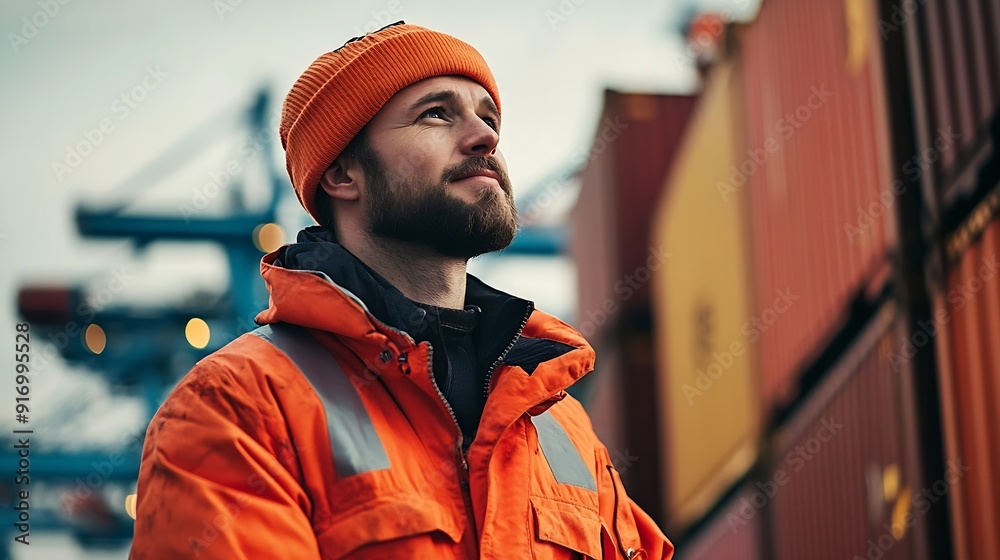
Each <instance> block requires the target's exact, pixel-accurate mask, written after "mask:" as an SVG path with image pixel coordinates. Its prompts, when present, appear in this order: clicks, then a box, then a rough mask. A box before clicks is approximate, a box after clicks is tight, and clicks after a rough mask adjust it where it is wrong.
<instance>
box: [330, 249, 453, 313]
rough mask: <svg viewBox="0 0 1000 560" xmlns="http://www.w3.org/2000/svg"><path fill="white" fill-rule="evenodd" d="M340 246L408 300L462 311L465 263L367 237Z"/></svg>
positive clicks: (428, 251)
mask: <svg viewBox="0 0 1000 560" xmlns="http://www.w3.org/2000/svg"><path fill="white" fill-rule="evenodd" d="M341 245H343V246H344V248H346V249H347V250H348V251H350V252H351V253H352V254H353V255H354V256H356V257H358V258H359V259H361V262H363V263H365V264H366V265H368V266H370V267H371V268H372V269H374V270H375V272H378V273H379V274H380V275H382V277H383V278H385V279H386V280H388V281H389V282H390V283H392V285H393V286H395V287H396V289H397V290H399V291H400V292H402V293H403V295H404V296H406V297H407V298H409V299H411V300H413V301H416V302H419V303H423V304H426V305H435V306H437V307H447V308H451V309H464V307H465V273H466V262H465V261H464V260H462V259H456V258H452V257H445V256H443V255H441V254H440V253H437V252H435V251H433V250H431V249H429V248H427V247H422V246H417V245H414V244H411V243H406V242H403V241H396V240H392V239H381V238H380V239H377V240H375V239H372V238H371V237H368V236H348V237H347V238H346V239H344V240H342V241H341Z"/></svg>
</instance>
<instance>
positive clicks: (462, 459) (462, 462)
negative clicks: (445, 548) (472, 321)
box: [331, 282, 530, 553]
mask: <svg viewBox="0 0 1000 560" xmlns="http://www.w3.org/2000/svg"><path fill="white" fill-rule="evenodd" d="M331 283H332V284H333V285H334V286H335V287H336V288H337V289H338V290H340V291H341V292H342V293H344V295H346V296H348V297H349V298H351V299H352V300H354V301H355V302H357V303H358V304H359V305H360V306H361V308H362V309H363V310H364V311H365V313H366V314H367V315H368V318H369V319H370V320H371V321H372V322H374V323H375V324H377V325H379V326H381V327H384V328H385V329H386V330H389V331H392V332H395V333H399V334H401V335H403V336H405V337H406V339H407V340H408V341H409V342H410V344H411V345H413V346H416V341H415V340H414V339H413V337H412V336H410V335H409V333H407V332H405V331H401V330H399V329H397V328H395V327H391V326H389V325H387V324H385V323H383V322H382V321H380V320H378V319H377V318H376V317H375V316H374V315H372V314H371V312H370V311H369V310H368V307H367V306H366V305H365V304H364V302H362V301H361V300H360V299H358V298H357V297H356V296H355V295H354V294H352V293H350V292H348V291H347V290H344V289H343V288H341V287H340V286H337V284H336V283H333V282H331ZM529 315H530V312H529ZM527 322H528V318H527V316H526V317H525V318H524V321H523V322H522V323H521V328H519V329H518V330H517V335H516V336H515V337H514V340H512V341H511V343H510V345H508V346H507V349H506V350H504V352H503V354H501V359H502V358H503V355H504V354H506V353H507V351H509V350H510V348H511V347H512V346H513V345H514V341H516V340H517V337H518V336H520V334H521V330H523V329H524V325H525V324H527ZM427 363H428V364H429V367H428V368H427V372H428V376H429V377H430V380H431V385H433V386H434V390H435V391H437V394H438V398H439V399H440V400H441V404H443V405H444V407H445V409H446V410H447V411H448V415H449V416H451V422H452V424H454V425H455V430H456V431H457V433H458V437H457V438H456V440H455V450H456V459H457V461H456V467H457V471H458V482H459V486H460V487H461V493H462V502H463V503H464V504H465V512H466V515H468V516H469V521H470V522H471V523H472V527H473V530H475V531H476V532H477V533H478V528H477V527H476V515H475V510H474V509H473V507H472V491H471V489H470V487H469V463H468V461H467V460H466V456H465V452H464V451H463V450H462V443H463V440H464V437H465V436H464V435H463V434H462V426H461V425H460V424H459V423H458V417H457V416H455V410H454V409H453V408H452V407H451V405H450V404H448V399H446V398H445V396H444V393H443V392H441V387H439V386H438V384H437V380H436V379H434V365H433V364H434V347H433V346H431V344H430V343H429V342H428V343H427ZM499 363H500V359H498V360H497V361H496V362H495V363H494V365H493V367H494V368H496V366H497V364H499ZM490 373H491V374H492V370H491V371H490ZM487 383H488V380H487ZM473 542H475V543H476V551H477V553H478V551H479V538H478V535H477V536H476V537H475V538H474V539H473Z"/></svg>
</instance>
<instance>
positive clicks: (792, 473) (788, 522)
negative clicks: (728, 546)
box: [750, 302, 941, 560]
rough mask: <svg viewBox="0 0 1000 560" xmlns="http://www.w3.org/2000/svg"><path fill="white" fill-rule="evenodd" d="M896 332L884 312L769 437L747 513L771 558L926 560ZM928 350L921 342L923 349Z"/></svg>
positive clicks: (923, 502) (923, 497)
mask: <svg viewBox="0 0 1000 560" xmlns="http://www.w3.org/2000/svg"><path fill="white" fill-rule="evenodd" d="M899 325H901V322H897V321H896V320H895V317H894V312H893V304H892V303H891V302H890V303H888V304H886V305H885V306H884V307H883V308H882V309H881V310H880V312H879V313H877V314H876V316H875V318H874V319H873V320H872V321H871V322H870V323H869V325H868V326H866V327H865V328H864V329H863V330H862V332H861V333H860V334H859V336H858V338H857V339H856V342H855V344H854V345H853V346H852V347H851V348H850V349H849V350H848V351H847V352H846V354H845V355H844V357H842V358H841V359H840V361H839V362H838V363H837V364H836V365H835V366H834V368H833V370H831V372H830V374H829V375H828V376H827V377H826V378H825V379H824V382H823V384H821V385H819V386H818V387H817V388H816V390H815V391H814V392H813V393H811V394H810V396H809V397H808V398H807V400H806V401H804V403H803V404H802V406H801V408H800V409H798V410H797V411H795V414H794V416H793V417H792V419H791V420H790V421H788V422H787V423H786V424H785V425H784V426H783V427H782V428H781V429H780V430H779V431H778V433H777V435H776V437H775V445H774V450H775V451H774V454H773V456H772V463H771V469H770V472H771V475H770V476H769V478H768V479H767V480H762V481H758V482H757V486H758V491H757V492H756V493H755V494H754V495H753V496H752V497H751V500H750V502H751V504H752V505H754V506H755V507H757V508H758V509H759V510H760V511H767V513H768V514H769V515H771V516H772V517H771V520H770V527H771V535H772V547H773V558H775V559H776V560H801V559H802V558H809V559H815V560H822V559H831V560H833V559H850V558H881V559H883V560H895V559H900V560H918V559H921V558H926V555H927V546H926V537H927V534H926V530H927V528H926V518H925V514H926V513H927V511H929V508H930V507H931V505H932V502H931V500H933V501H935V502H936V501H939V500H940V499H941V497H940V496H937V497H934V496H930V495H929V494H927V492H928V491H929V490H928V485H926V484H925V483H924V481H923V480H922V476H921V474H920V472H919V467H918V463H917V460H916V457H917V447H918V439H917V437H916V433H915V431H914V428H913V418H914V414H915V412H914V407H913V384H912V379H911V377H910V375H911V373H910V368H909V367H908V365H907V363H906V358H905V355H906V354H905V351H904V350H903V348H902V346H903V344H904V342H903V341H904V340H906V336H905V335H903V334H901V331H899V330H898V329H900V328H901V327H900V326H899ZM925 342H926V341H925Z"/></svg>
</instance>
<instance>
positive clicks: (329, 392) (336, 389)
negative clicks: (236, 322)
mask: <svg viewBox="0 0 1000 560" xmlns="http://www.w3.org/2000/svg"><path fill="white" fill-rule="evenodd" d="M253 334H255V335H257V336H259V337H261V338H262V339H264V340H266V341H268V342H270V343H271V344H273V345H274V346H275V348H277V349H278V350H280V351H281V352H282V353H283V354H284V355H286V356H288V358H289V359H290V360H292V362H293V363H295V365H296V366H297V367H298V368H299V371H301V372H302V374H303V375H304V376H305V378H306V379H307V380H309V383H310V384H311V385H312V386H313V389H314V390H315V391H316V394H317V395H319V399H320V401H322V403H323V408H324V410H325V411H326V429H327V432H328V433H329V435H330V447H331V448H332V449H333V462H334V465H335V467H336V469H337V476H339V477H340V478H345V477H348V476H351V475H354V474H360V473H364V472H368V471H374V470H378V469H388V468H389V457H388V456H387V455H386V453H385V447H384V446H383V445H382V441H381V440H380V439H379V437H378V433H376V432H375V426H373V425H372V419H371V416H369V415H368V411H367V410H366V409H365V405H364V403H362V402H361V396H360V395H358V391H357V389H355V388H354V385H352V384H351V382H350V380H349V379H348V378H347V375H345V374H344V370H343V369H342V368H341V367H340V364H338V363H337V360H336V359H334V357H333V355H332V354H330V352H328V351H327V349H326V348H324V347H323V346H322V345H321V344H320V343H319V341H317V340H316V339H314V338H313V337H312V335H310V334H309V333H308V332H306V331H304V330H302V329H300V328H299V327H294V326H291V325H287V324H280V323H278V324H274V325H266V326H263V327H261V328H259V329H256V330H254V331H253Z"/></svg>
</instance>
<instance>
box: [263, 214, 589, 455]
mask: <svg viewBox="0 0 1000 560" xmlns="http://www.w3.org/2000/svg"><path fill="white" fill-rule="evenodd" d="M296 241H297V242H296V243H295V244H293V245H289V246H288V247H286V248H285V249H284V250H283V252H282V254H280V255H279V256H278V259H277V260H276V261H275V263H274V264H275V265H277V266H282V267H285V268H288V269H291V270H303V271H319V272H323V273H324V274H326V275H327V276H329V277H330V279H331V280H333V281H334V282H336V283H337V284H338V285H339V286H341V287H342V288H344V289H346V290H348V291H349V292H351V293H352V294H354V295H355V296H356V297H357V298H358V299H360V300H361V301H362V302H364V304H365V305H366V306H367V307H368V310H369V312H371V314H372V315H373V316H374V317H375V318H376V319H378V320H379V321H381V322H383V323H385V324H387V325H389V326H391V327H393V328H395V329H398V330H401V331H403V332H405V333H407V334H409V335H410V336H411V337H413V339H414V340H416V341H417V342H424V341H426V342H428V343H430V345H431V348H432V349H433V357H432V359H433V369H434V378H435V381H436V382H437V384H438V387H439V388H440V389H441V392H442V393H443V394H444V395H445V399H446V400H447V401H448V403H449V404H450V405H451V406H452V409H453V410H454V411H455V416H456V419H457V420H458V423H459V427H460V428H461V430H462V434H463V442H464V447H465V448H466V449H467V448H468V446H469V444H471V443H472V440H473V439H474V437H475V433H476V428H477V427H478V425H479V418H480V417H481V416H482V411H483V405H484V404H485V401H486V380H487V376H489V374H490V373H491V368H492V367H493V366H494V364H496V363H497V362H498V360H500V359H501V358H503V359H504V363H508V364H512V365H518V366H520V367H522V368H524V369H525V371H527V372H528V373H529V374H530V373H532V372H533V371H534V370H535V368H536V367H537V366H538V364H539V363H541V362H543V361H546V360H549V359H552V358H555V357H557V356H561V355H562V354H564V353H566V352H568V351H570V350H573V349H574V348H573V347H572V346H569V345H567V344H563V343H561V342H557V341H554V340H547V339H534V338H527V337H521V336H520V332H521V329H522V328H523V326H524V323H525V322H526V321H527V318H528V316H529V315H530V314H531V312H532V310H533V309H534V304H533V303H532V302H530V301H527V300H524V299H521V298H518V297H515V296H512V295H510V294H507V293H504V292H501V291H500V290H497V289H494V288H492V287H490V286H488V285H486V284H485V283H483V282H482V281H481V280H479V279H478V278H476V277H475V276H472V275H471V274H469V275H467V276H466V288H465V310H457V309H445V308H438V307H435V306H431V305H425V304H421V303H417V302H414V301H412V300H410V299H408V298H407V297H406V296H404V295H403V294H402V292H400V291H399V290H398V289H396V287H395V286H393V285H392V284H391V283H389V281H388V280H386V279H385V278H383V277H382V276H381V275H379V274H378V273H377V272H375V271H374V270H372V269H371V268H370V267H368V265H366V264H365V263H363V262H362V261H361V259H359V258H357V257H356V256H354V255H353V254H352V253H351V252H350V251H348V250H347V249H345V248H344V247H343V246H342V245H340V244H339V243H337V242H336V238H335V237H334V235H333V234H332V233H331V232H330V231H328V230H326V229H324V228H323V227H321V226H312V227H308V228H306V229H304V230H302V231H300V232H299V234H298V238H297V240H296ZM515 343H516V344H515Z"/></svg>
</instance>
